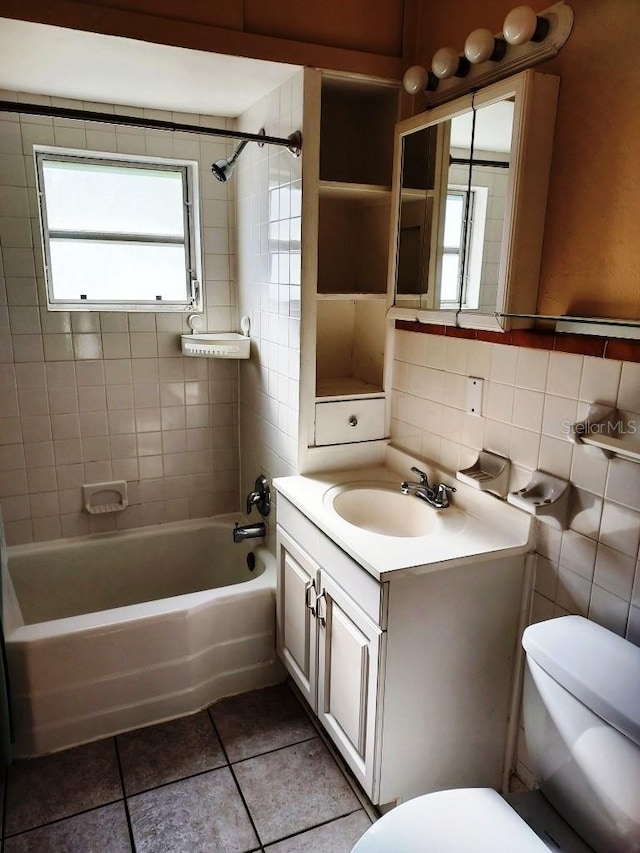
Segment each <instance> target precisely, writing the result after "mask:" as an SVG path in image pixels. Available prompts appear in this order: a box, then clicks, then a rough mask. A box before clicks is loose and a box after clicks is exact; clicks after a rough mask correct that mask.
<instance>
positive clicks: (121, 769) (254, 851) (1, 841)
mask: <svg viewBox="0 0 640 853" xmlns="http://www.w3.org/2000/svg"><path fill="white" fill-rule="evenodd" d="M281 686H282V687H283V688H286V692H288V693H289V694H290V696H291V697H293V699H294V700H295V703H296V705H297V706H298V709H299V711H300V713H301V715H304V717H305V719H308V720H309V721H310V722H311V724H312V726H313V730H314V734H313V735H312V736H309V737H303V738H301V739H300V740H293V741H291V742H288V743H285V744H283V745H281V746H277V747H274V748H271V749H264V750H263V751H261V752H256V753H255V754H253V755H248V756H245V757H243V758H239V759H238V760H236V761H231V760H230V758H229V753H228V752H227V747H226V745H225V743H224V739H223V738H222V736H221V734H220V732H219V730H218V727H217V725H216V723H215V720H214V709H215V708H216V706H217V705H218V703H214V704H213V705H210V706H208V707H207V708H204V709H202V710H203V711H204V712H206V715H207V718H208V720H209V724H210V726H211V729H212V733H213V735H214V736H215V738H216V739H217V743H218V746H219V748H220V751H221V753H222V758H221V759H220V760H221V761H222V762H223V763H221V764H216V765H215V766H212V767H207V768H206V769H204V770H201V771H198V772H196V773H189V774H187V775H185V776H179V777H178V778H176V779H171V780H170V781H167V782H162V783H160V784H156V785H153V786H151V787H149V788H143V789H141V790H140V791H136V792H135V793H131V794H129V793H127V790H126V782H125V780H126V778H128V773H129V772H130V770H127V769H126V768H125V766H124V764H123V756H122V755H121V745H120V744H119V742H118V737H119V736H118V735H114V736H112V737H111V738H105V739H104V740H105V741H107V740H110V741H111V743H112V746H113V749H114V750H115V757H116V765H117V772H118V780H119V788H120V793H121V796H120V797H119V798H117V799H113V800H109V801H108V802H104V803H100V804H99V805H96V806H92V807H91V808H85V809H80V810H79V811H76V812H73V813H72V814H68V815H65V816H64V817H60V818H56V819H55V820H49V821H47V822H46V823H43V824H39V825H37V826H32V827H29V828H28V829H24V830H21V831H19V832H15V833H12V834H11V835H9V836H7V835H6V829H7V819H8V809H7V805H8V802H9V784H8V783H9V775H10V774H9V773H8V772H6V771H5V788H4V803H3V815H2V822H1V825H0V846H1V850H0V853H1V851H2V850H4V847H5V841H6V840H8V839H11V838H16V837H18V836H22V835H26V834H27V833H30V832H33V831H36V830H43V829H46V828H47V827H51V826H55V825H57V824H60V823H63V822H65V821H67V820H70V819H74V818H78V817H80V816H82V815H85V814H89V813H91V812H95V811H98V810H100V809H103V808H106V807H108V806H112V805H115V804H116V803H121V802H122V803H123V805H124V810H125V818H126V823H127V833H128V841H129V844H130V847H131V851H132V853H136V850H137V848H136V841H135V836H134V831H133V823H132V817H131V811H130V806H129V801H130V800H131V799H132V798H133V797H138V796H140V795H143V794H148V793H150V792H153V791H158V790H161V789H163V788H166V787H168V786H170V785H175V784H178V783H183V782H186V781H187V780H189V779H194V778H197V777H200V776H203V775H206V774H210V773H213V772H214V771H217V770H222V769H224V768H225V767H227V768H228V769H229V772H230V773H231V777H232V779H233V783H234V785H235V788H236V790H237V792H238V796H239V797H240V802H241V803H242V806H243V807H244V812H245V814H246V815H247V818H248V820H249V823H250V826H251V828H252V831H253V832H254V836H255V838H256V841H257V846H256V847H252V848H250V850H249V851H248V853H268V851H269V849H271V848H272V847H273V846H274V845H278V844H280V843H281V842H284V841H287V840H288V839H291V838H296V837H298V836H301V835H304V834H305V833H307V832H313V831H315V830H318V829H320V828H321V827H324V826H329V825H331V824H333V823H336V822H337V821H340V820H343V819H344V818H346V817H348V816H349V815H353V814H356V813H358V812H359V811H360V810H363V811H364V813H365V814H366V815H367V816H368V817H369V818H372V815H371V814H370V813H369V810H370V809H371V806H369V809H368V808H367V806H366V804H365V802H364V801H363V794H362V793H361V792H360V791H359V790H358V787H359V786H357V783H355V780H354V779H353V778H352V776H351V774H350V771H349V770H348V768H345V765H344V762H342V761H340V760H339V758H338V757H337V756H336V754H335V749H332V748H331V747H332V745H331V743H330V742H328V740H327V736H326V734H324V732H323V731H322V730H321V729H320V727H319V725H318V724H317V721H315V720H314V719H313V717H312V716H311V715H310V714H309V712H308V710H307V708H306V706H305V703H304V702H303V701H301V700H300V697H299V696H298V695H297V691H296V690H295V689H292V687H291V685H290V684H289V683H283V684H282V685H281ZM229 698H230V699H233V698H235V697H229ZM287 704H288V701H285V706H286V705H287ZM240 707H242V706H240ZM187 716H192V715H187ZM279 720H280V714H279V710H278V709H276V717H275V721H276V723H278V722H279ZM168 722H171V721H168ZM238 722H239V724H240V726H241V725H242V724H243V723H242V718H240V717H239V718H238ZM282 724H283V725H284V726H285V730H286V726H287V725H288V721H287V720H286V719H285V718H283V722H282ZM159 725H160V724H159ZM144 728H147V727H142V729H144ZM149 728H152V727H149ZM240 730H241V729H240ZM134 731H138V730H134ZM273 732H276V729H273ZM238 733H239V732H237V731H236V735H237V734H238ZM290 733H291V734H294V730H293V729H291V730H290ZM123 734H125V733H123ZM227 734H228V737H229V738H231V737H233V735H234V730H233V729H231V730H230V731H229V732H228V733H227ZM270 736H271V737H273V734H272V735H270ZM315 740H318V741H319V742H320V743H321V744H322V745H323V746H324V747H325V748H328V753H329V756H330V757H331V759H332V760H333V761H332V763H333V764H334V765H335V766H336V769H337V771H338V772H339V773H340V775H341V776H342V777H343V778H344V779H345V781H346V782H347V783H348V785H349V787H350V788H351V789H352V791H353V792H354V794H355V795H356V797H357V799H358V801H359V807H358V808H350V809H349V810H347V811H345V812H344V813H342V814H339V815H335V816H333V817H331V818H329V819H327V820H322V821H320V822H319V823H314V824H312V825H310V826H307V827H304V828H303V829H300V830H298V831H296V832H291V833H290V834H287V835H283V836H282V837H280V838H275V839H273V840H270V841H269V843H268V845H266V844H265V842H263V841H262V838H261V835H260V833H259V832H258V827H257V825H256V823H255V820H254V817H253V815H252V813H251V809H250V808H249V804H248V801H247V799H246V798H245V795H244V793H243V790H242V788H241V786H240V782H239V779H238V777H237V776H236V773H235V769H234V768H235V767H237V766H239V765H242V764H246V763H247V762H251V761H252V760H254V759H258V758H261V757H264V756H268V755H274V754H276V753H278V752H282V751H283V750H287V749H291V748H292V747H295V746H300V745H301V744H305V743H310V742H311V741H315ZM176 743H178V744H179V743H181V742H180V741H176ZM259 745H261V744H260V743H259V742H257V743H256V746H259ZM262 745H263V746H264V745H266V743H263V744H262ZM318 748H320V747H318ZM181 755H182V753H179V754H178V753H176V761H177V762H178V761H180V760H181ZM186 755H188V753H187V754H186ZM213 755H214V756H215V753H213ZM36 760H37V759H36ZM171 766H174V765H171ZM177 766H178V767H179V766H181V765H180V764H179V763H178V764H177ZM182 766H183V767H184V768H186V767H187V766H188V762H187V763H185V764H183V765H182ZM192 766H193V764H192ZM143 778H144V777H143ZM113 781H114V782H115V779H114V780H113ZM71 802H72V803H73V801H71ZM78 804H79V802H75V803H73V805H75V806H76V807H77V805H78ZM344 805H345V806H346V803H345V804H344ZM239 807H240V804H239V803H238V806H237V808H238V809H239ZM285 811H286V810H285ZM310 817H311V818H313V815H310ZM9 818H10V815H9ZM373 819H375V816H374V817H373ZM289 825H291V822H290V821H289ZM285 828H286V824H285V825H283V826H282V829H285ZM122 830H123V831H124V826H122ZM124 838H126V835H124V833H123V840H124ZM74 849H75V848H74Z"/></svg>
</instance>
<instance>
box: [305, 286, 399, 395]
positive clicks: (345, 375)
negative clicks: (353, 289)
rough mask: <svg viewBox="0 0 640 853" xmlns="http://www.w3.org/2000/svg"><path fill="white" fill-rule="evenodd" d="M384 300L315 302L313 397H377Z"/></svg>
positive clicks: (381, 358)
mask: <svg viewBox="0 0 640 853" xmlns="http://www.w3.org/2000/svg"><path fill="white" fill-rule="evenodd" d="M386 307H387V304H386V300H385V299H337V300H334V299H322V300H319V301H318V303H317V320H318V326H317V339H316V397H325V398H326V397H345V396H350V397H353V396H361V395H362V396H366V395H371V394H381V393H382V389H383V385H382V378H383V372H384V337H385V318H386Z"/></svg>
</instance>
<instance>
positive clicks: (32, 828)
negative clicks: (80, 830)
mask: <svg viewBox="0 0 640 853" xmlns="http://www.w3.org/2000/svg"><path fill="white" fill-rule="evenodd" d="M122 799H123V798H120V799H118V800H109V801H108V802H106V803H100V805H99V806H91V808H90V809H81V810H80V811H79V812H74V813H73V814H68V815H65V816H64V817H57V818H54V820H49V821H47V822H46V823H40V824H38V826H30V827H29V828H28V829H21V830H20V832H12V833H11V835H7V836H6V838H4V839H3V840H4V841H8V840H9V839H10V838H17V837H18V836H20V835H26V834H27V833H28V832H36V830H39V829H45V828H46V827H48V826H55V825H56V824H57V823H63V822H64V821H65V820H71V819H72V818H74V817H80V816H81V815H85V814H90V812H96V811H98V809H103V808H105V806H113V805H115V804H116V803H121V802H122Z"/></svg>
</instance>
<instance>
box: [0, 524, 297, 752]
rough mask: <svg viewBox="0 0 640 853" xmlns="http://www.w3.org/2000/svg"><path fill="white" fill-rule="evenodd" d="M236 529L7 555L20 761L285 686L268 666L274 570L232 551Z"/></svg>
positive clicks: (244, 547) (89, 539) (269, 559)
mask: <svg viewBox="0 0 640 853" xmlns="http://www.w3.org/2000/svg"><path fill="white" fill-rule="evenodd" d="M235 521H238V522H240V523H241V524H242V523H245V522H246V519H245V518H244V517H243V516H241V515H226V516H218V517H216V518H210V519H199V520H197V521H186V522H176V523H171V524H161V525H157V526H154V527H147V528H140V529H137V530H131V531H126V532H115V533H107V534H101V535H94V536H83V537H78V538H76V539H67V540H61V541H56V542H48V543H44V544H37V545H18V546H14V547H12V548H9V549H8V555H9V560H8V564H9V571H8V573H7V572H5V573H4V577H3V589H4V612H3V624H4V631H5V640H6V648H7V661H8V669H9V682H10V689H11V698H12V707H13V714H14V724H15V736H16V737H15V748H14V755H15V756H16V757H29V756H35V755H42V754H44V753H48V752H53V751H55V750H59V749H64V748H66V747H69V746H73V745H76V744H80V743H84V742H86V741H90V740H94V739H96V738H101V737H106V736H107V735H112V734H115V733H117V732H122V731H126V730H128V729H133V728H137V727H138V726H144V725H149V724H151V723H156V722H160V721H162V720H166V719H171V718H173V717H178V716H180V715H183V714H189V713H192V712H194V711H197V710H199V709H200V708H203V707H206V706H207V705H209V704H210V703H211V702H213V701H215V700H216V699H220V698H221V697H223V696H230V695H232V694H234V693H241V692H243V691H246V690H252V689H254V688H257V687H263V686H266V685H269V684H275V683H277V682H279V681H282V680H283V679H284V670H283V669H282V668H281V665H280V664H279V662H278V660H277V658H276V654H275V634H274V631H275V627H274V622H275V560H274V558H273V556H272V555H271V553H270V552H269V551H268V550H267V549H266V548H265V547H264V546H262V545H261V544H260V541H259V540H253V541H249V542H246V543H243V544H240V545H235V544H233V542H232V536H231V531H232V529H233V523H234V522H235ZM256 544H257V545H258V546H259V547H255V545H256ZM249 553H252V554H253V555H254V560H255V568H254V569H253V570H251V569H250V568H249V567H248V565H247V557H248V555H249Z"/></svg>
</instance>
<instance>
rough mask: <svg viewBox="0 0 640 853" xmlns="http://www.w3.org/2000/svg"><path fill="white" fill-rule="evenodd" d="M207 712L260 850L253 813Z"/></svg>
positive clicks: (260, 841)
mask: <svg viewBox="0 0 640 853" xmlns="http://www.w3.org/2000/svg"><path fill="white" fill-rule="evenodd" d="M207 713H208V715H209V719H210V720H211V725H212V726H213V730H214V732H215V733H216V737H217V738H218V740H219V742H220V746H221V748H222V751H223V753H224V757H225V758H226V759H227V763H228V765H229V770H230V772H231V776H232V778H233V782H234V784H235V786H236V789H237V791H238V794H239V796H240V799H241V800H242V805H243V806H244V808H245V811H246V813H247V816H248V817H249V822H250V823H251V827H252V828H253V831H254V832H255V834H256V838H257V839H258V844H259V849H260V850H261V851H263V850H264V845H263V844H262V838H261V837H260V833H259V832H258V827H257V826H256V824H255V821H254V819H253V815H252V814H251V810H250V809H249V805H248V804H247V801H246V800H245V798H244V794H243V793H242V788H241V787H240V783H239V782H238V778H237V776H236V774H235V773H234V771H233V767H232V765H231V762H230V761H229V754H228V753H227V749H226V747H225V745H224V743H223V742H222V738H221V737H220V732H219V731H218V727H217V726H216V724H215V723H214V721H213V716H212V715H211V711H210V710H209V709H208V708H207Z"/></svg>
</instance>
